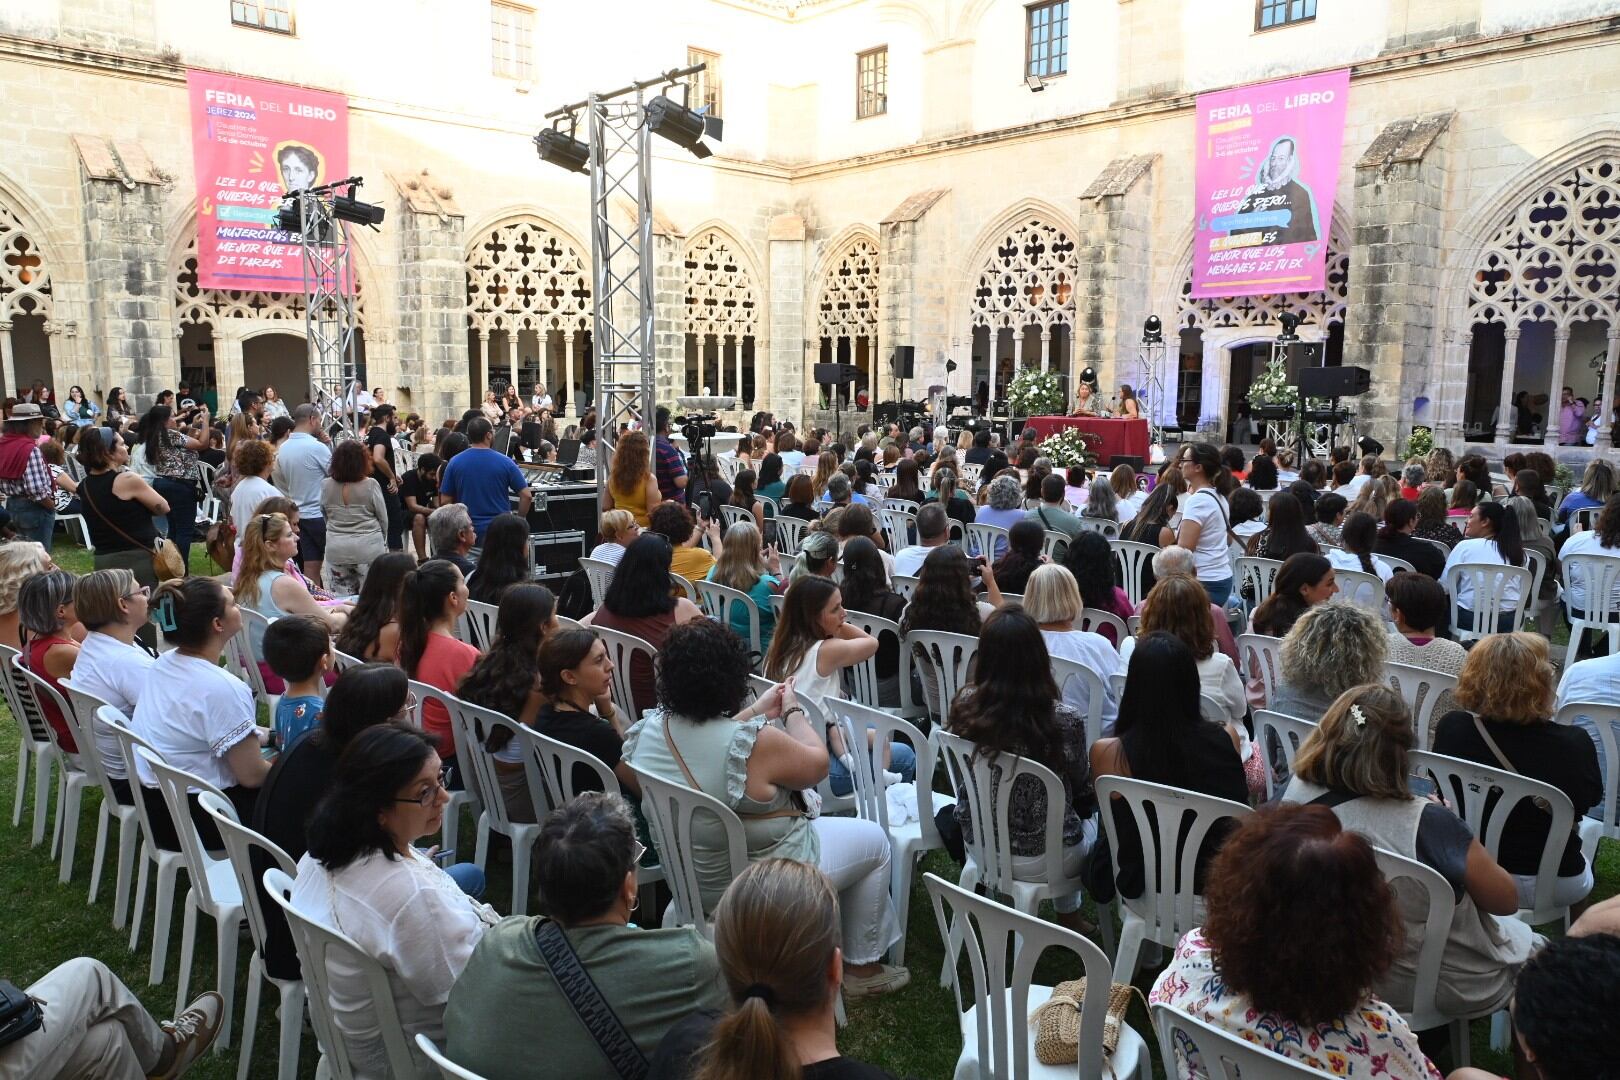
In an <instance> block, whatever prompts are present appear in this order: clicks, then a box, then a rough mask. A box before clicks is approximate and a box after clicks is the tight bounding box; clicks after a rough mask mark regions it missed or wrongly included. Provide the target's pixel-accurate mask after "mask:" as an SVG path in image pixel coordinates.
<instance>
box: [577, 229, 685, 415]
mask: <svg viewBox="0 0 1620 1080" xmlns="http://www.w3.org/2000/svg"><path fill="white" fill-rule="evenodd" d="M652 258H653V356H654V358H655V364H654V379H653V387H654V393H655V396H656V398H657V404H658V405H662V406H664V407H665V408H667V409H669V411H670V415H671V416H673V415H675V414H676V413H679V412H680V411H681V410H680V406H679V405H676V404H675V399H676V398H678V397H682V396H684V395H685V394H686V247H685V238H684V237H682V236H681V235H680V234H679V233H677V232H675V231H674V230H673V229H672V228H670V227H669V226H667V225H660V224H658V223H655V224H654V229H653V250H652ZM598 347H600V346H598ZM699 355H701V347H700V353H699ZM699 386H700V388H701V384H699Z"/></svg>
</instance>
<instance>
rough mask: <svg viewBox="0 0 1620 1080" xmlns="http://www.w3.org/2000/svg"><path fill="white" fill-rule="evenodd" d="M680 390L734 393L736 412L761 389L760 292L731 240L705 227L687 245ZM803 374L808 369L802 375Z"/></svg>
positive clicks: (746, 406) (750, 403) (722, 394)
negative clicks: (758, 347)
mask: <svg viewBox="0 0 1620 1080" xmlns="http://www.w3.org/2000/svg"><path fill="white" fill-rule="evenodd" d="M685 272H686V293H685V301H686V305H685V306H686V319H685V330H686V353H685V364H684V375H683V379H682V385H683V387H684V390H683V391H682V392H683V393H685V394H700V393H703V392H704V390H703V388H704V387H708V389H709V390H710V391H712V392H713V393H714V394H716V395H717V396H720V397H734V398H736V399H737V404H736V406H735V408H736V410H737V411H739V412H747V411H749V410H750V409H752V408H753V407H754V402H755V401H756V400H757V399H758V397H759V395H760V393H761V391H762V390H763V387H762V386H761V385H760V382H759V379H758V373H757V368H758V364H757V363H756V362H755V350H754V346H755V342H756V340H757V338H758V336H759V306H760V305H759V292H758V290H757V288H756V286H755V282H754V277H753V275H752V274H751V273H749V271H748V267H747V265H746V264H745V263H744V261H743V259H742V257H741V256H740V254H739V253H738V252H737V251H736V250H735V249H734V248H733V246H732V241H731V239H730V238H729V237H728V236H726V235H725V234H724V233H722V232H721V231H720V230H719V229H705V230H703V231H702V232H700V233H698V234H697V235H696V236H695V237H693V238H692V239H691V240H690V241H689V242H688V243H687V245H686V258H685ZM807 374H808V373H807Z"/></svg>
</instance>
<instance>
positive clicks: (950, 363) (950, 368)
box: [945, 360, 956, 375]
mask: <svg viewBox="0 0 1620 1080" xmlns="http://www.w3.org/2000/svg"><path fill="white" fill-rule="evenodd" d="M955 371H956V361H955V360H946V361H945V374H947V375H951V374H954V373H955Z"/></svg>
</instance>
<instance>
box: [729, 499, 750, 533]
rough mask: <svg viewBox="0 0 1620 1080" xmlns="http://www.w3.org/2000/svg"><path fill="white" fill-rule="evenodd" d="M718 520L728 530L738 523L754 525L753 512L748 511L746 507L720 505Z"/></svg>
mask: <svg viewBox="0 0 1620 1080" xmlns="http://www.w3.org/2000/svg"><path fill="white" fill-rule="evenodd" d="M720 520H721V521H722V522H723V523H724V524H725V527H726V528H728V529H729V528H731V527H732V526H733V525H735V524H737V523H738V522H739V521H746V522H747V523H748V524H750V525H753V524H755V522H754V512H753V511H752V510H750V509H748V507H746V506H732V505H731V504H729V503H725V504H722V505H721V507H720Z"/></svg>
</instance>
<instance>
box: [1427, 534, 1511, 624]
mask: <svg viewBox="0 0 1620 1080" xmlns="http://www.w3.org/2000/svg"><path fill="white" fill-rule="evenodd" d="M1459 563H1492V564H1494V565H1496V566H1506V565H1508V561H1507V560H1506V559H1504V558H1502V552H1501V551H1500V550H1499V549H1498V548H1497V546H1496V541H1495V540H1492V539H1491V538H1489V537H1486V536H1476V537H1472V538H1470V539H1467V540H1464V541H1462V542H1460V543H1459V544H1458V545H1457V546H1456V547H1454V548H1452V549H1451V554H1450V555H1449V556H1447V557H1446V569H1445V572H1444V573H1442V574H1441V575H1440V577H1441V580H1444V579H1445V576H1446V574H1449V573H1451V568H1452V567H1453V566H1456V565H1457V564H1459ZM1529 565H1530V563H1529V560H1528V559H1526V560H1525V568H1526V569H1529ZM1518 603H1519V582H1518V579H1517V578H1515V579H1514V580H1512V581H1509V582H1508V583H1507V588H1505V589H1503V590H1502V607H1501V610H1503V611H1512V610H1513V609H1514V608H1515V607H1517V606H1518ZM1457 606H1458V607H1460V608H1462V609H1463V610H1465V611H1473V610H1474V582H1473V579H1472V578H1471V577H1470V576H1469V575H1467V574H1464V575H1463V576H1462V577H1461V578H1460V579H1459V580H1458V582H1457ZM1493 629H1494V628H1493Z"/></svg>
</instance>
